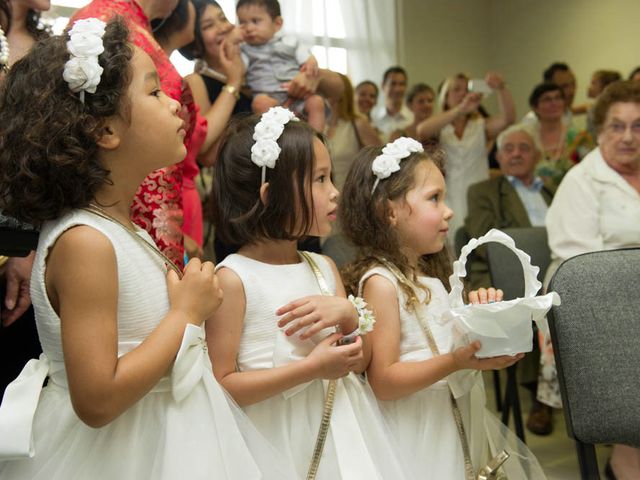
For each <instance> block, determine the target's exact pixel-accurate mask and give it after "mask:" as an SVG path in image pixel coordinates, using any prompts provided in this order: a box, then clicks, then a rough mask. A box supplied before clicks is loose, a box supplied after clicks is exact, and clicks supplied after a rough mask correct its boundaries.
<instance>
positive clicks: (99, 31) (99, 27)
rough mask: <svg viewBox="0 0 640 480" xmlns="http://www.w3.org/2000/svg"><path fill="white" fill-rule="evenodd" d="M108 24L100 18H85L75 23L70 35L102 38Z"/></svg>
mask: <svg viewBox="0 0 640 480" xmlns="http://www.w3.org/2000/svg"><path fill="white" fill-rule="evenodd" d="M106 27H107V24H106V23H105V22H103V21H102V20H100V19H98V18H83V19H82V20H77V21H75V22H74V23H73V26H72V27H71V29H70V30H69V34H70V35H73V34H76V33H90V34H93V35H98V36H99V37H102V36H103V35H104V31H105V28H106Z"/></svg>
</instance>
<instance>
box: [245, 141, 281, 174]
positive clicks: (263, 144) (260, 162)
mask: <svg viewBox="0 0 640 480" xmlns="http://www.w3.org/2000/svg"><path fill="white" fill-rule="evenodd" d="M279 155H280V146H279V145H278V144H277V143H276V141H275V140H258V141H257V142H256V143H254V144H253V146H252V147H251V161H252V162H253V163H255V164H256V165H257V166H259V167H269V168H273V167H275V166H276V160H277V159H278V156H279Z"/></svg>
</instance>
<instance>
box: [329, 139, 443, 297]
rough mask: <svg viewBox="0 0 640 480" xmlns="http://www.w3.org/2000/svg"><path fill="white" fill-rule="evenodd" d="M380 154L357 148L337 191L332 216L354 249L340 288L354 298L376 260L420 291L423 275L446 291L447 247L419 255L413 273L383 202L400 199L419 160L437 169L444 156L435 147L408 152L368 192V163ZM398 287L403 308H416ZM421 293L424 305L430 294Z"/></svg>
mask: <svg viewBox="0 0 640 480" xmlns="http://www.w3.org/2000/svg"><path fill="white" fill-rule="evenodd" d="M381 153H382V150H381V148H380V147H368V148H364V149H362V150H361V151H360V153H359V154H358V155H357V157H356V159H355V160H354V162H353V164H352V166H351V169H350V170H349V174H348V175H347V179H346V181H345V184H344V188H343V191H342V199H341V201H340V206H339V212H338V214H339V217H340V224H341V228H342V231H343V233H344V234H345V236H346V237H347V238H348V239H349V240H350V241H351V242H352V243H353V245H355V246H356V247H357V248H358V250H359V256H358V258H357V259H356V260H355V261H354V262H352V263H350V264H348V265H346V266H345V267H344V268H343V269H342V271H341V273H342V277H343V280H344V283H345V287H346V288H347V290H348V291H349V292H350V293H353V294H354V295H357V294H358V284H359V282H360V279H361V278H362V276H363V275H364V274H365V272H366V271H367V270H369V269H371V268H373V267H375V266H380V265H381V264H382V263H383V262H382V261H381V260H382V259H384V260H386V261H388V262H390V263H391V264H393V265H395V267H397V268H398V270H400V272H402V274H404V276H405V277H406V278H407V279H409V280H410V281H411V282H413V284H415V286H418V287H420V285H421V284H420V283H418V282H417V275H418V274H419V273H420V272H424V273H426V274H428V275H430V276H432V277H435V278H438V279H440V280H441V281H442V283H443V284H444V285H445V287H446V288H447V289H449V288H450V285H449V275H450V274H451V272H452V268H451V256H450V254H449V251H448V249H447V248H446V247H445V248H444V249H442V250H441V251H439V252H437V253H433V254H428V255H423V256H422V257H421V258H420V261H419V265H418V271H415V270H414V269H412V268H411V267H410V265H409V261H408V259H407V257H406V256H405V255H404V254H403V253H402V251H401V246H400V243H399V241H398V236H397V233H396V231H395V230H394V229H393V228H391V225H390V223H389V218H390V214H391V205H390V204H389V201H390V200H391V201H393V200H400V199H404V198H406V195H407V193H408V192H409V190H411V189H412V188H413V187H414V186H415V170H416V167H417V166H418V165H419V164H420V163H421V162H425V161H426V162H433V163H434V164H435V165H436V166H437V167H438V169H439V170H440V171H442V170H443V164H444V161H443V159H444V155H443V153H442V151H441V150H439V149H435V148H430V149H428V150H427V151H425V152H421V153H412V154H411V155H409V156H408V157H407V158H405V159H403V160H402V162H401V163H400V170H399V171H397V172H395V173H393V174H392V175H391V176H389V177H388V178H386V179H383V180H381V181H380V183H379V184H378V186H377V187H376V190H375V191H374V192H373V194H372V193H371V188H372V186H373V183H374V181H375V177H374V174H373V171H372V169H371V165H372V163H373V161H374V160H375V158H376V157H377V156H378V155H380V154H381ZM400 288H401V289H402V291H403V292H404V293H405V296H406V298H407V304H406V307H407V308H408V309H412V308H414V307H415V306H416V305H417V304H418V298H417V295H416V292H415V291H414V290H413V289H412V288H411V286H409V285H407V284H406V283H404V282H400ZM420 288H422V287H420ZM423 290H424V291H425V293H426V294H427V302H428V301H429V299H430V292H429V290H428V289H426V288H423Z"/></svg>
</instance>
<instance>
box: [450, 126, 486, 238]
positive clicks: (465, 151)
mask: <svg viewBox="0 0 640 480" xmlns="http://www.w3.org/2000/svg"><path fill="white" fill-rule="evenodd" d="M486 135H487V134H486V131H485V121H484V119H483V118H476V119H471V120H469V121H468V122H467V125H466V126H465V129H464V132H463V133H462V138H458V137H457V135H456V134H455V129H454V128H453V125H451V124H448V125H446V126H445V127H444V128H443V129H442V130H441V131H440V146H441V147H442V148H443V149H444V151H445V154H446V157H445V181H446V184H447V198H446V203H447V205H449V207H451V209H452V210H453V213H454V215H453V218H452V219H451V220H449V228H450V229H451V233H452V234H453V233H455V232H456V230H458V228H460V227H461V226H463V225H464V219H465V217H466V216H467V211H468V208H467V190H469V187H470V186H471V185H473V184H474V183H478V182H481V181H483V180H486V179H488V178H489V160H488V159H487V139H486Z"/></svg>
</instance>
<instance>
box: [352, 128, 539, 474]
mask: <svg viewBox="0 0 640 480" xmlns="http://www.w3.org/2000/svg"><path fill="white" fill-rule="evenodd" d="M439 156H440V154H438V153H437V152H432V154H430V155H429V154H426V153H424V151H423V147H422V145H421V144H420V143H418V142H416V141H415V140H413V139H410V138H400V139H398V140H396V141H395V142H393V143H391V144H387V145H386V146H385V147H384V148H383V149H382V150H381V149H380V148H369V149H366V150H363V151H361V153H360V154H359V155H358V157H357V158H356V159H355V161H354V163H353V165H352V167H351V169H350V172H349V174H348V176H347V180H346V183H345V187H344V192H343V199H342V204H341V210H340V218H341V222H342V228H343V231H344V233H345V235H347V237H348V238H349V239H350V240H351V241H352V242H353V243H354V244H355V245H356V246H357V247H359V248H360V252H361V255H360V256H359V258H358V260H356V261H355V262H354V263H352V264H351V265H349V266H348V268H347V269H346V271H345V283H346V284H347V286H348V288H349V289H351V290H353V291H354V292H361V293H362V295H363V297H364V299H365V301H366V302H368V304H369V305H370V307H371V308H372V310H373V311H374V313H375V315H376V319H377V323H376V328H375V330H374V331H373V332H372V333H371V334H370V335H369V341H370V344H371V351H372V354H371V361H370V363H369V366H368V368H367V377H368V380H369V382H370V384H371V386H372V388H373V391H374V392H375V394H376V396H377V397H378V399H379V401H380V406H381V408H382V410H383V412H384V414H385V417H386V418H387V420H388V422H389V425H390V428H391V430H392V431H393V433H394V436H395V438H396V440H397V442H398V444H399V446H400V450H401V451H402V452H403V454H404V457H403V459H404V461H405V463H406V464H407V465H408V466H410V468H411V470H412V472H413V474H414V475H415V476H416V477H418V478H422V479H443V478H447V479H457V480H462V479H465V480H472V479H475V478H476V476H477V475H478V473H479V471H480V469H481V468H482V467H484V466H486V465H487V463H488V462H489V461H490V460H491V459H492V457H493V456H494V455H496V454H497V453H499V452H501V451H502V450H503V449H504V450H506V451H507V453H509V454H510V455H511V457H512V458H510V459H508V460H507V461H506V463H505V464H504V466H503V467H502V468H503V469H504V472H506V473H507V476H508V478H514V479H516V478H517V479H520V478H522V479H524V478H527V479H530V478H543V477H544V476H543V474H542V470H541V469H540V466H539V465H538V463H537V461H536V459H535V457H533V455H532V454H531V452H529V451H528V449H527V448H526V446H524V444H522V443H521V442H519V441H518V439H517V438H516V437H515V436H514V435H512V434H510V432H508V430H507V429H506V428H504V426H502V425H501V424H499V422H498V421H497V419H495V418H494V417H493V416H492V415H491V414H489V413H488V412H486V411H485V391H484V385H483V383H482V376H481V374H480V370H493V369H499V368H504V367H507V366H509V365H512V364H513V363H515V362H516V361H517V360H519V359H520V358H521V357H522V354H520V355H518V356H515V357H510V356H503V357H494V358H486V359H478V358H476V357H475V355H474V354H475V352H477V351H478V349H479V348H480V345H479V343H478V342H474V343H472V344H470V345H463V346H458V345H453V344H452V343H453V342H452V325H451V323H445V324H443V323H441V322H440V316H441V315H442V313H443V312H444V311H445V310H447V309H448V294H447V288H448V285H449V282H448V275H449V274H450V273H451V260H450V258H449V255H448V252H447V251H446V249H445V242H446V236H447V232H448V222H449V220H450V219H451V217H452V215H453V212H452V211H451V209H449V207H447V205H446V204H445V201H444V200H445V182H444V178H443V175H442V172H441V168H440V161H439ZM469 298H470V299H471V300H472V301H474V302H478V301H481V302H487V301H495V300H500V299H501V292H496V291H495V290H494V289H489V290H488V291H487V290H485V289H481V290H479V291H477V292H471V293H470V296H469ZM502 472H503V470H500V471H499V473H502Z"/></svg>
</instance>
